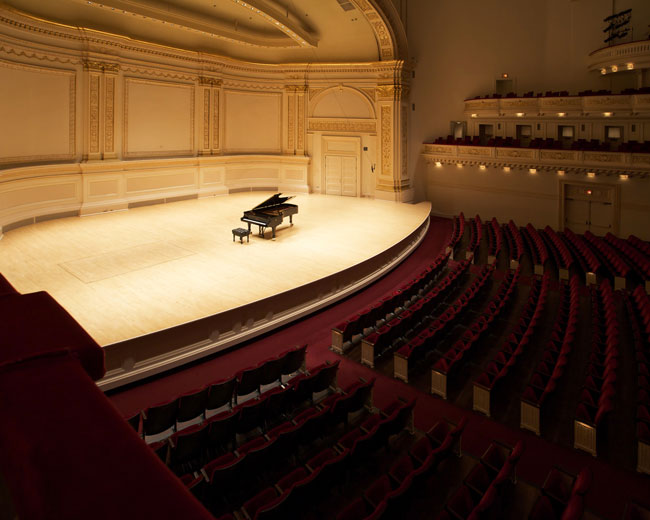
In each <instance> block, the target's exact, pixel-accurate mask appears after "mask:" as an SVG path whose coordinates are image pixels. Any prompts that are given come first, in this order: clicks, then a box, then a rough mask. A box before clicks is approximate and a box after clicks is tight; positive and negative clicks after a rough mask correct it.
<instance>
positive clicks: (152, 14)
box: [0, 0, 397, 63]
mask: <svg viewBox="0 0 650 520" xmlns="http://www.w3.org/2000/svg"><path fill="white" fill-rule="evenodd" d="M380 2H381V0H380ZM383 3H384V4H385V5H386V4H388V5H389V9H390V8H392V6H390V2H385V1H384V2H383ZM376 4H377V2H372V1H371V0H174V1H173V2H172V1H159V0H158V1H154V0H100V1H95V0H47V1H44V0H0V7H5V8H7V7H8V8H10V9H15V10H17V11H20V12H22V13H24V14H28V15H31V16H33V17H36V18H40V19H45V20H49V21H53V22H57V23H61V24H64V25H68V26H72V27H77V28H79V29H82V28H87V29H93V30H97V31H104V32H108V33H112V34H118V35H122V36H126V37H130V38H133V39H136V40H142V41H147V42H152V43H158V44H162V45H168V46H172V47H178V48H182V49H187V50H192V51H198V52H207V53H211V54H218V55H223V56H230V57H232V58H235V59H240V60H245V61H254V62H261V63H291V62H300V63H305V62H306V63H309V62H359V61H379V60H382V59H384V60H385V59H394V58H397V56H396V54H397V52H396V51H395V50H394V47H393V38H392V36H391V34H392V33H391V31H392V30H391V29H390V28H389V25H388V23H387V22H386V19H385V16H384V15H383V14H381V13H380V12H379V11H378V10H377V8H376ZM393 14H394V13H393ZM393 19H394V16H393Z"/></svg>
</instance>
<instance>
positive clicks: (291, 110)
mask: <svg viewBox="0 0 650 520" xmlns="http://www.w3.org/2000/svg"><path fill="white" fill-rule="evenodd" d="M287 126H288V134H289V135H288V148H289V151H290V152H291V153H293V151H294V149H295V145H294V143H295V133H296V96H295V95H294V94H289V96H288V97H287Z"/></svg>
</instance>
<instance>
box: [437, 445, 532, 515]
mask: <svg viewBox="0 0 650 520" xmlns="http://www.w3.org/2000/svg"><path fill="white" fill-rule="evenodd" d="M523 450H524V445H523V442H522V441H519V442H518V443H517V444H516V445H515V447H514V448H510V447H509V446H506V445H504V444H502V443H497V442H492V443H491V444H490V446H489V447H488V449H487V450H486V451H485V453H484V454H483V455H482V456H481V460H480V461H479V462H478V463H477V464H476V465H475V466H474V467H473V468H472V469H471V470H470V472H469V473H468V475H467V477H465V480H464V482H463V484H462V485H461V486H460V487H459V488H458V489H457V490H456V491H455V492H454V493H453V494H452V496H451V497H450V498H449V499H448V500H447V503H446V504H445V509H444V510H443V511H442V512H441V513H440V514H439V515H438V517H437V519H438V520H448V519H449V520H450V519H456V520H465V519H467V520H470V519H471V520H478V519H481V518H499V517H500V515H501V511H502V510H503V508H504V505H505V502H507V498H508V495H509V493H510V491H511V490H512V488H513V487H514V484H515V483H516V468H517V463H518V462H519V459H520V457H521V455H522V453H523Z"/></svg>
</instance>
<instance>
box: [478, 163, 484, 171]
mask: <svg viewBox="0 0 650 520" xmlns="http://www.w3.org/2000/svg"><path fill="white" fill-rule="evenodd" d="M485 168H486V166H485V164H479V165H478V169H479V170H485Z"/></svg>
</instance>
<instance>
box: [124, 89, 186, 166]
mask: <svg viewBox="0 0 650 520" xmlns="http://www.w3.org/2000/svg"><path fill="white" fill-rule="evenodd" d="M124 84H125V91H124V106H125V109H124V149H123V156H124V157H152V156H161V155H169V156H178V155H190V154H192V153H193V151H194V148H195V146H194V93H195V87H194V84H193V83H173V82H169V81H165V82H163V81H150V80H142V79H134V78H125V80H124Z"/></svg>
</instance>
